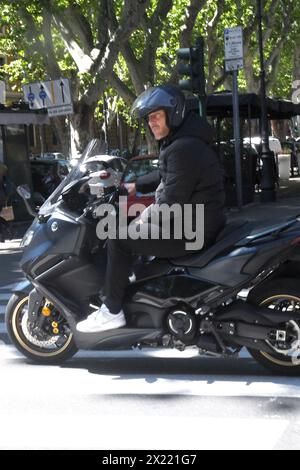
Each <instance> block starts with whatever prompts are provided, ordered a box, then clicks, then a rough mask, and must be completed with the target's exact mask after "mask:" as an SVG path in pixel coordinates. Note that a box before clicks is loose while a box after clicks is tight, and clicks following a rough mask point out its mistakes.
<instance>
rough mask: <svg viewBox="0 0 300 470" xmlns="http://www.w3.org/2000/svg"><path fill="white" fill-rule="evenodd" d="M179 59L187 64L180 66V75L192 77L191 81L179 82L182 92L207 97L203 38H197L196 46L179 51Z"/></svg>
mask: <svg viewBox="0 0 300 470" xmlns="http://www.w3.org/2000/svg"><path fill="white" fill-rule="evenodd" d="M177 57H178V58H179V59H181V60H183V61H185V62H187V63H185V64H184V63H180V64H179V66H178V73H179V75H187V76H189V77H190V78H189V79H185V80H179V87H180V88H181V89H182V90H189V91H192V92H193V93H196V94H197V95H198V96H205V75H204V52H203V38H202V37H199V38H197V41H196V45H195V46H192V47H187V48H182V49H178V50H177Z"/></svg>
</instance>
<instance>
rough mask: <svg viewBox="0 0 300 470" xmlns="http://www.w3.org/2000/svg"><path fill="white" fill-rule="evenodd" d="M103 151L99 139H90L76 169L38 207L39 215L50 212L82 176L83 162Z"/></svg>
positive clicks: (83, 171)
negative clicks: (63, 194) (68, 188)
mask: <svg viewBox="0 0 300 470" xmlns="http://www.w3.org/2000/svg"><path fill="white" fill-rule="evenodd" d="M103 150H104V149H103V143H101V142H100V140H99V139H92V140H91V141H90V142H89V143H88V144H87V146H86V147H85V149H84V151H83V152H82V155H81V157H80V159H79V162H78V164H77V165H76V167H74V168H73V169H72V170H71V171H70V173H69V174H68V175H67V176H66V178H65V179H64V180H63V181H62V182H61V183H60V184H59V185H58V186H57V188H56V189H55V190H54V191H53V193H52V194H51V195H50V196H49V197H48V199H46V201H45V202H44V204H43V205H42V206H41V207H40V210H39V213H40V214H44V215H45V214H48V213H49V212H51V210H52V208H53V206H54V205H55V204H56V202H57V200H58V198H59V196H60V195H61V194H62V193H63V192H64V191H65V190H66V188H67V187H69V186H70V185H71V184H74V182H76V181H79V180H80V179H81V178H82V177H83V176H84V174H85V170H84V169H83V165H84V163H85V161H86V160H87V159H88V158H90V157H94V156H95V155H99V154H103V153H105V152H104V151H103Z"/></svg>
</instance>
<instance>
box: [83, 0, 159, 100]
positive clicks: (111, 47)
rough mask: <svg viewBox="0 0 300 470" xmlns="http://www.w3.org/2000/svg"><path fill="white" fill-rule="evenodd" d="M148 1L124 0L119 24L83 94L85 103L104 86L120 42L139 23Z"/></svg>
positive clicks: (92, 98) (93, 97) (122, 41)
mask: <svg viewBox="0 0 300 470" xmlns="http://www.w3.org/2000/svg"><path fill="white" fill-rule="evenodd" d="M149 3H150V0H125V4H124V7H123V10H122V14H121V19H120V23H119V26H118V28H117V29H116V31H115V32H114V34H113V35H112V37H111V39H110V41H109V43H108V44H107V46H106V49H105V53H104V55H103V58H102V60H101V62H100V64H99V67H98V69H97V71H96V76H95V79H94V82H93V84H92V85H91V86H90V87H89V90H88V91H87V93H86V94H85V96H84V100H85V101H86V103H93V102H94V101H95V100H96V99H97V97H98V96H99V94H100V93H101V92H102V91H103V89H104V88H105V80H107V79H108V78H109V77H110V74H111V72H112V69H113V66H114V63H115V61H116V59H117V56H118V54H119V51H120V44H123V43H124V41H127V39H128V38H129V37H130V35H131V33H132V31H133V30H135V29H136V28H137V26H138V25H139V24H140V22H141V18H142V16H143V15H144V13H145V10H146V8H147V7H148V5H149Z"/></svg>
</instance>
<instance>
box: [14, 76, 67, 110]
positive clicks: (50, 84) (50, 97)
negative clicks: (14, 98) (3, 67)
mask: <svg viewBox="0 0 300 470" xmlns="http://www.w3.org/2000/svg"><path fill="white" fill-rule="evenodd" d="M23 92H24V97H25V101H26V102H27V103H29V107H30V109H43V108H48V109H49V108H52V107H55V108H57V107H58V106H62V107H66V106H68V105H72V99H71V93H70V87H69V80H68V79H67V78H60V79H59V80H49V81H46V82H37V83H29V84H27V85H23ZM66 109H67V108H66ZM64 114H66V113H64ZM67 114H68V113H67ZM55 115H57V114H55Z"/></svg>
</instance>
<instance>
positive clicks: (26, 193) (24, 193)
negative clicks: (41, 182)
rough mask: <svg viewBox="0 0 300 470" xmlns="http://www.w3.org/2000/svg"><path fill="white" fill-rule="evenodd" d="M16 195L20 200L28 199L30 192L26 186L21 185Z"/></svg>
mask: <svg viewBox="0 0 300 470" xmlns="http://www.w3.org/2000/svg"><path fill="white" fill-rule="evenodd" d="M17 193H18V194H19V196H21V198H22V199H30V198H31V192H30V189H29V187H28V186H27V184H22V185H20V186H18V187H17Z"/></svg>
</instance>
